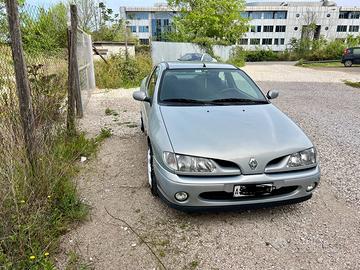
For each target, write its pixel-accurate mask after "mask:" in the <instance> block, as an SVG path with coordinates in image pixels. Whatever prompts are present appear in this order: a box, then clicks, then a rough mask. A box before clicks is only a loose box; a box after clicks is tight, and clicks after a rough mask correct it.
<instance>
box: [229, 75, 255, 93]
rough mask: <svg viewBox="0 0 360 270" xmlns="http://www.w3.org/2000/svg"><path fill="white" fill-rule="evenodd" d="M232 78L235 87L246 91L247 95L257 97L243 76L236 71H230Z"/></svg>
mask: <svg viewBox="0 0 360 270" xmlns="http://www.w3.org/2000/svg"><path fill="white" fill-rule="evenodd" d="M231 74H232V76H233V79H234V82H235V84H236V87H237V88H238V89H239V90H240V91H242V92H244V93H246V94H247V95H249V96H251V97H254V98H259V97H260V95H259V94H258V93H257V92H256V91H255V89H254V88H253V87H252V86H251V85H250V83H249V82H248V81H247V80H246V79H245V78H244V77H243V76H241V75H240V74H239V73H238V72H232V73H231Z"/></svg>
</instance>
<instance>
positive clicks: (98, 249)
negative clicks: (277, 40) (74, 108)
mask: <svg viewBox="0 0 360 270" xmlns="http://www.w3.org/2000/svg"><path fill="white" fill-rule="evenodd" d="M245 70H246V71H247V72H248V73H249V74H251V76H252V77H253V78H254V79H255V80H256V81H257V82H258V83H259V85H260V86H261V87H262V88H263V90H264V91H267V90H269V89H278V90H280V97H279V98H278V99H277V100H275V102H274V104H275V105H276V106H278V107H279V108H280V109H282V110H283V111H284V112H285V113H286V114H288V115H289V116H290V117H291V118H292V119H294V121H296V122H297V123H298V124H299V125H300V126H301V127H302V128H303V129H304V130H305V131H306V133H307V134H308V135H309V137H311V139H312V140H313V141H314V143H315V144H316V146H317V148H318V151H319V154H320V160H321V169H322V182H321V185H320V187H319V189H317V191H316V192H315V195H314V197H313V198H312V199H311V200H309V201H306V202H304V203H302V204H298V205H292V206H285V207H278V208H272V209H259V210H253V211H243V212H226V213H211V214H206V213H202V214H185V213H182V212H178V211H176V210H173V209H171V208H168V207H167V206H166V205H164V204H163V203H162V202H161V201H160V200H158V199H156V198H153V197H152V196H151V194H150V191H149V189H148V188H147V180H146V148H147V146H146V139H145V138H144V136H143V135H142V133H141V132H140V129H139V122H138V119H139V117H138V110H139V109H138V104H137V103H135V102H134V101H132V99H131V92H132V91H130V90H114V91H109V92H100V91H99V92H96V93H94V94H93V96H92V98H91V99H90V102H89V105H88V108H87V111H86V117H85V118H84V119H83V120H82V121H81V125H82V128H83V129H84V130H86V131H87V132H88V133H89V134H90V135H94V134H96V133H98V132H99V130H100V129H101V128H102V127H104V126H108V127H110V128H112V129H113V132H114V135H113V136H112V137H111V138H109V139H108V140H106V141H105V143H104V144H103V146H102V148H101V150H100V152H99V154H98V156H97V157H96V158H94V159H93V160H89V161H88V162H87V163H85V164H84V165H83V167H84V169H83V170H82V174H81V176H80V177H79V179H78V186H79V189H80V192H81V194H82V196H83V197H84V200H85V201H86V202H87V203H88V204H89V205H90V206H91V207H92V211H91V216H90V219H89V221H88V222H85V223H84V224H82V225H81V226H79V227H77V228H76V229H74V230H73V231H71V232H70V233H69V234H68V235H66V236H65V237H64V238H63V241H62V248H63V252H62V253H61V254H59V257H58V265H59V267H60V268H64V265H65V261H66V255H65V254H66V253H67V252H68V251H70V250H75V251H76V252H78V253H79V254H81V255H82V256H83V258H84V259H85V260H86V261H87V262H88V263H89V265H90V266H91V267H92V268H94V269H149V270H150V269H161V263H160V262H159V261H158V260H157V258H156V256H157V257H158V258H159V259H160V260H161V262H162V263H163V264H164V265H165V267H166V269H360V255H359V250H360V203H359V201H360V187H359V184H358V179H359V176H360V173H359V165H358V160H359V158H358V157H359V156H360V147H359V146H360V139H359V134H360V119H359V118H360V108H359V102H360V92H359V89H354V88H350V87H348V86H346V85H344V84H343V83H341V81H342V80H344V79H350V80H355V79H356V78H357V79H358V78H359V76H360V73H359V74H357V73H353V72H351V73H344V72H337V71H336V72H335V71H334V72H331V73H329V72H327V71H322V70H312V69H304V68H297V67H292V66H289V65H282V64H273V65H249V66H247V67H246V68H245ZM106 108H110V109H113V110H115V111H116V112H118V113H119V115H118V116H105V113H104V112H105V109H106ZM109 214H111V216H110V215H109ZM120 219H121V220H123V221H125V222H126V223H127V224H125V223H124V222H123V221H121V220H120ZM132 229H133V230H134V231H135V232H136V233H137V234H138V235H140V237H141V238H143V239H144V240H145V241H146V243H147V244H148V245H149V246H150V247H151V248H152V249H153V250H154V251H155V254H156V256H154V254H152V253H151V252H150V250H149V249H148V247H147V246H146V245H145V244H144V243H142V242H141V241H140V240H139V238H138V237H137V236H136V234H135V233H134V232H133V231H132Z"/></svg>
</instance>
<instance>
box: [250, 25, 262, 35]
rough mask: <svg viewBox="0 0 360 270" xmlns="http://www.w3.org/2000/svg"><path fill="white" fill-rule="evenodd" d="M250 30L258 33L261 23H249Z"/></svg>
mask: <svg viewBox="0 0 360 270" xmlns="http://www.w3.org/2000/svg"><path fill="white" fill-rule="evenodd" d="M250 32H252V33H260V32H261V25H251V26H250Z"/></svg>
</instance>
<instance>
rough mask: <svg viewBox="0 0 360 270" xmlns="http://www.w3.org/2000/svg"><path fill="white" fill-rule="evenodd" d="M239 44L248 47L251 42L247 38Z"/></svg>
mask: <svg viewBox="0 0 360 270" xmlns="http://www.w3.org/2000/svg"><path fill="white" fill-rule="evenodd" d="M239 44H240V45H248V44H249V41H248V39H247V38H242V39H240V41H239Z"/></svg>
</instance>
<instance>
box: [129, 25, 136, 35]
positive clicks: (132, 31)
mask: <svg viewBox="0 0 360 270" xmlns="http://www.w3.org/2000/svg"><path fill="white" fill-rule="evenodd" d="M128 29H129V31H130V32H131V33H136V25H130V26H128Z"/></svg>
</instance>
